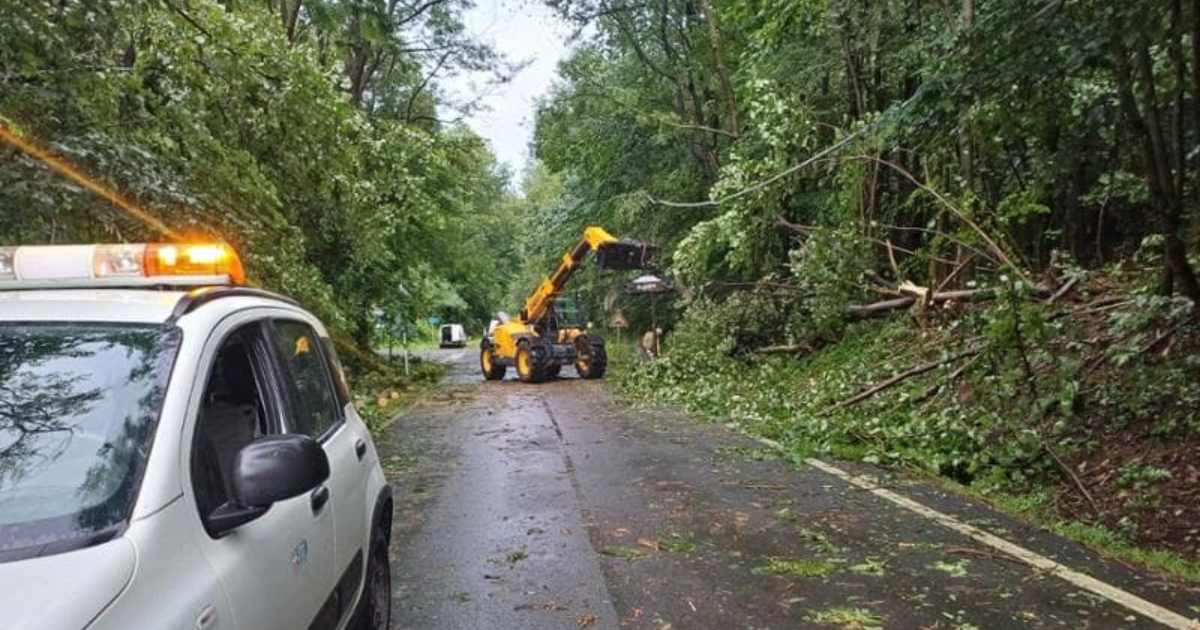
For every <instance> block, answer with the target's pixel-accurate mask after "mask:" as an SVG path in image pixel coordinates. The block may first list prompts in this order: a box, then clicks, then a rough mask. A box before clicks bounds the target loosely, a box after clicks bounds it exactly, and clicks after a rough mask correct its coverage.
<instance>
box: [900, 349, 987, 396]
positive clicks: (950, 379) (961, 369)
mask: <svg viewBox="0 0 1200 630" xmlns="http://www.w3.org/2000/svg"><path fill="white" fill-rule="evenodd" d="M981 356H983V355H982V354H976V355H975V356H973V357H971V360H970V361H967V362H966V363H964V364H962V365H960V366H958V368H957V369H955V370H954V371H953V372H951V373H950V376H947V377H946V380H945V381H942V382H941V383H938V384H936V385H933V386H932V387H930V388H929V389H927V390H925V393H924V394H921V397H920V398H918V399H916V400H914V401H913V404H914V405H919V404H921V403H923V402H925V401H926V400H929V399H930V398H933V397H934V396H937V395H938V392H940V391H942V388H943V387H945V386H947V385H952V384H954V381H957V380H958V377H960V376H962V375H963V373H965V372H966V371H967V370H969V369H971V366H972V365H975V362H976V361H978V360H979V357H981Z"/></svg>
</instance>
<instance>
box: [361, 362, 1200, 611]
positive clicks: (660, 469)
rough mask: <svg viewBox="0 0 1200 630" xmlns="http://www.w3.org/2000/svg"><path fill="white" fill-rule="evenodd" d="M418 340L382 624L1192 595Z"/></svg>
mask: <svg viewBox="0 0 1200 630" xmlns="http://www.w3.org/2000/svg"><path fill="white" fill-rule="evenodd" d="M430 357H431V358H434V359H436V360H441V361H444V362H447V363H450V364H451V366H452V367H451V372H450V374H449V375H448V377H447V378H446V380H445V381H444V383H443V385H442V386H441V387H440V389H439V390H438V391H437V392H436V393H434V394H432V395H430V396H428V397H427V398H425V399H424V400H422V401H421V402H419V403H417V404H416V405H415V406H414V407H412V408H410V409H408V410H406V411H405V412H404V413H403V414H402V415H401V417H400V418H398V419H397V420H396V422H395V423H394V424H393V425H392V426H391V428H390V429H389V431H388V434H387V435H386V436H384V437H383V438H381V439H380V440H379V446H380V448H381V451H382V453H383V457H384V467H385V470H386V472H387V474H388V476H389V479H390V480H391V483H392V484H393V488H394V491H395V497H396V516H395V523H394V529H393V542H392V554H393V558H392V567H393V575H394V584H393V588H394V590H393V625H392V627H393V628H398V629H430V630H440V629H446V630H449V629H474V628H480V629H485V628H486V629H493V628H494V629H530V630H537V629H541V628H655V629H659V630H666V629H668V628H671V629H680V628H688V629H690V628H700V629H722V630H724V629H733V628H747V629H751V628H754V629H767V628H807V627H813V628H837V627H841V628H872V627H886V628H947V629H949V628H957V629H961V630H967V629H970V628H980V629H984V628H1026V627H1032V628H1161V627H1188V625H1190V622H1188V621H1183V622H1182V623H1183V624H1188V625H1182V626H1180V625H1179V624H1180V623H1181V622H1180V619H1183V618H1189V619H1190V618H1196V617H1200V593H1197V591H1196V590H1195V589H1188V588H1186V587H1181V586H1179V585H1173V584H1170V583H1168V582H1167V581H1165V580H1163V579H1161V578H1159V577H1155V576H1152V575H1149V574H1145V573H1140V572H1136V571H1133V570H1131V569H1129V568H1128V567H1125V566H1123V565H1121V564H1118V563H1114V562H1109V561H1105V560H1101V559H1099V558H1097V557H1096V556H1095V554H1092V553H1090V552H1087V551H1085V550H1083V549H1082V548H1080V547H1079V546H1077V545H1075V544H1073V543H1070V542H1068V541H1065V540H1063V539H1061V538H1058V537H1056V536H1054V535H1052V534H1048V533H1045V532H1043V531H1041V530H1037V529H1035V528H1032V527H1029V526H1027V525H1024V524H1021V523H1019V522H1016V521H1013V520H1012V519H1009V518H1007V517H1005V516H1003V515H1001V514H998V513H996V512H994V511H992V510H990V509H987V508H986V507H983V506H980V505H978V504H976V503H973V502H971V501H969V500H966V499H963V498H961V497H960V496H958V495H954V494H948V493H946V492H944V491H942V490H940V489H939V488H938V487H937V486H935V485H931V484H929V483H927V482H923V481H914V480H909V479H904V478H891V479H884V480H883V481H880V482H879V483H880V485H882V486H884V487H886V488H887V489H888V490H890V491H891V492H893V493H895V494H896V495H899V496H900V497H901V498H902V499H903V500H907V501H916V502H919V503H920V505H921V506H924V507H926V508H928V509H933V510H937V511H938V512H940V513H941V514H943V515H946V516H947V518H953V519H957V521H956V522H959V523H962V524H965V526H973V527H975V528H978V529H979V530H982V531H985V532H987V533H990V534H992V535H995V536H998V537H1000V538H1002V539H1004V540H1005V541H1010V542H1011V543H1015V544H1017V545H1020V546H1021V547H1022V548H1024V549H1027V550H1030V551H1032V552H1035V553H1037V554H1041V555H1043V556H1046V557H1048V558H1052V559H1054V560H1056V561H1058V562H1060V563H1062V564H1063V565H1066V566H1067V567H1070V568H1071V569H1073V570H1074V571H1077V572H1079V573H1080V574H1084V575H1085V577H1089V578H1096V579H1098V580H1102V581H1103V585H1104V586H1110V587H1113V590H1114V591H1115V592H1116V595H1112V594H1110V595H1108V596H1106V595H1104V594H1103V593H1101V594H1098V593H1097V592H1096V589H1095V588H1091V589H1089V588H1087V587H1086V586H1081V585H1080V584H1079V583H1078V582H1077V583H1072V582H1071V581H1069V580H1066V579H1063V578H1061V577H1059V576H1057V575H1055V574H1053V573H1052V572H1051V571H1049V570H1046V569H1038V568H1034V567H1032V566H1030V565H1029V564H1028V563H1026V562H1022V561H1021V560H1019V559H1016V558H1014V557H1012V556H1011V555H1007V554H1005V553H1002V552H999V551H997V550H996V549H995V548H992V547H989V546H987V545H986V544H981V543H980V542H979V541H978V540H977V539H973V538H971V537H969V536H968V535H964V534H963V533H961V531H955V530H953V529H950V528H948V527H946V526H945V525H944V524H942V523H939V522H936V521H935V520H931V518H929V517H927V516H922V515H921V514H919V513H916V512H914V511H912V510H911V509H905V507H903V505H898V504H897V503H896V502H894V501H889V500H886V498H881V497H880V496H878V495H877V494H873V493H871V492H869V491H866V490H863V489H862V488H860V487H857V486H855V485H853V484H852V483H849V482H847V480H846V479H843V478H842V477H839V476H837V475H835V474H831V473H830V472H829V471H827V470H821V469H820V468H819V467H816V466H813V465H808V464H805V463H800V464H796V463H793V462H789V461H783V460H781V459H779V458H778V457H777V456H776V455H775V453H774V451H771V450H770V449H768V448H766V447H764V446H763V445H761V444H759V443H757V442H754V441H752V440H750V439H748V438H745V437H742V436H739V435H736V434H734V433H732V432H730V431H729V430H727V429H726V428H724V427H722V426H719V425H713V424H702V423H698V422H695V421H693V420H691V419H689V418H686V417H684V416H682V415H680V414H678V413H675V412H672V411H669V410H661V409H635V408H630V407H628V406H626V405H624V404H622V403H620V402H618V401H616V400H614V399H613V397H612V396H611V395H610V394H609V393H608V392H607V390H606V388H605V386H604V384H603V383H601V382H591V381H582V380H579V379H576V378H574V373H573V371H571V370H569V369H564V371H563V377H564V378H562V379H559V380H557V381H554V382H550V383H543V384H540V385H525V384H522V383H519V382H517V381H515V380H514V379H513V377H512V375H511V371H510V375H509V378H508V379H506V380H505V381H503V382H499V383H484V382H482V381H481V379H480V377H479V375H478V371H477V369H478V368H477V366H476V363H477V357H476V355H475V351H474V349H472V348H468V349H465V350H444V351H437V352H433V353H430ZM832 463H833V464H834V465H835V466H836V468H837V469H839V470H841V471H844V472H846V473H850V474H870V475H880V474H884V473H882V472H881V471H879V470H877V469H873V468H871V467H867V466H861V465H851V464H846V463H842V462H832ZM1101 590H1103V589H1101ZM1121 594H1126V595H1129V596H1130V597H1132V598H1133V599H1134V600H1136V601H1142V602H1144V603H1147V604H1148V605H1149V606H1150V607H1151V610H1150V612H1149V613H1147V612H1145V610H1143V609H1139V608H1138V607H1137V606H1133V607H1131V605H1130V604H1129V603H1128V602H1127V601H1126V602H1125V603H1124V604H1122V603H1121V602H1122V601H1123V600H1122V599H1121V597H1120V595H1121ZM1136 601H1135V603H1136ZM1155 608H1157V609H1158V610H1159V611H1160V612H1165V613H1168V614H1172V613H1173V614H1175V615H1176V617H1175V622H1174V623H1175V624H1176V625H1174V626H1172V625H1170V622H1171V618H1170V617H1169V616H1167V617H1163V616H1160V617H1157V618H1156V617H1155V616H1154V614H1153V613H1154V609H1155ZM1196 627H1198V628H1200V626H1196Z"/></svg>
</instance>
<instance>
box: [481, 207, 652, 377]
mask: <svg viewBox="0 0 1200 630" xmlns="http://www.w3.org/2000/svg"><path fill="white" fill-rule="evenodd" d="M588 252H595V253H596V265H597V266H598V267H599V268H600V269H615V270H625V269H644V268H646V267H648V266H650V265H651V264H652V263H653V261H654V258H655V257H656V256H657V254H658V248H657V247H655V246H653V245H648V244H646V243H642V242H639V241H622V240H618V239H617V238H616V237H614V236H613V235H611V234H609V233H608V232H606V231H605V230H604V229H603V228H599V227H589V228H587V229H586V230H584V231H583V237H582V238H580V239H579V242H577V243H575V245H574V246H573V247H572V248H571V249H570V250H569V251H568V252H567V253H566V254H565V255H564V256H563V258H562V262H560V263H559V265H558V268H557V269H555V270H554V273H552V274H550V276H549V277H548V278H545V279H543V280H542V282H541V284H539V285H538V287H537V289H536V290H534V292H533V294H532V295H530V296H529V297H528V298H526V300H525V306H524V308H522V309H521V312H520V313H519V314H518V315H517V317H515V318H511V319H508V320H502V321H500V322H499V323H498V324H497V325H495V326H494V327H493V328H492V329H491V330H489V331H488V333H487V334H486V335H485V336H484V338H483V341H481V342H480V347H479V367H480V369H481V370H482V371H483V377H484V378H485V379H487V380H489V381H498V380H501V379H503V378H504V373H505V372H506V371H507V369H508V366H510V365H512V366H515V367H516V368H517V377H518V378H519V379H521V381H523V382H526V383H537V382H541V381H544V380H547V379H551V378H554V377H556V376H558V373H559V370H561V369H562V366H564V365H570V364H572V363H574V364H575V371H576V372H578V373H579V376H580V377H582V378H587V379H594V378H600V377H602V376H604V371H605V369H606V368H607V366H608V354H607V353H606V352H605V350H604V340H603V339H601V338H600V337H599V336H597V335H593V334H591V333H590V332H588V330H587V327H586V326H585V325H584V324H583V323H582V322H580V321H578V318H575V317H571V316H570V314H569V313H568V311H570V310H574V309H571V308H568V305H567V304H566V303H565V302H564V301H561V300H560V294H561V292H562V290H563V287H565V286H566V284H567V280H569V279H570V278H571V274H573V273H574V272H575V270H576V269H578V268H579V267H580V265H582V264H583V261H584V259H585V258H586V257H587V254H588Z"/></svg>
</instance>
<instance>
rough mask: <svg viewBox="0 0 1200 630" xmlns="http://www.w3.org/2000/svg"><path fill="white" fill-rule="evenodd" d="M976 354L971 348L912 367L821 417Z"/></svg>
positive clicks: (833, 407) (827, 410) (827, 411)
mask: <svg viewBox="0 0 1200 630" xmlns="http://www.w3.org/2000/svg"><path fill="white" fill-rule="evenodd" d="M977 354H979V348H971V349H970V350H964V351H963V352H959V353H958V354H954V355H951V356H949V357H946V358H944V359H938V360H937V361H930V362H929V363H925V364H922V365H918V366H917V367H914V368H912V369H909V370H906V371H904V372H901V373H899V374H897V375H895V376H893V377H891V378H889V379H887V380H885V381H882V382H880V383H878V384H876V385H873V386H871V387H869V388H867V389H866V390H865V391H863V392H861V393H858V394H855V395H854V396H851V397H850V398H847V399H846V400H843V401H841V402H839V403H837V404H836V405H834V406H832V407H830V408H828V409H826V410H825V411H824V412H823V414H822V415H825V414H829V413H831V412H833V411H836V410H838V409H841V408H843V407H849V406H851V405H855V404H858V403H860V402H862V401H864V400H866V399H868V398H870V397H872V396H874V395H875V394H878V393H879V392H882V391H883V390H885V389H889V388H891V387H894V386H896V385H898V384H900V383H902V382H904V381H906V380H908V379H910V378H912V377H914V376H920V375H922V374H925V373H926V372H931V371H933V370H935V369H937V368H939V367H941V366H943V365H946V364H948V363H953V362H955V361H958V360H959V359H965V358H966V357H970V356H975V355H977Z"/></svg>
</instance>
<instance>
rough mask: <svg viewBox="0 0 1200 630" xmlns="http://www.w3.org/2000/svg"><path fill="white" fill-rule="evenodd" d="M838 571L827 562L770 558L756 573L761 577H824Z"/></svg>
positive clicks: (757, 568)
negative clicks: (764, 575)
mask: <svg viewBox="0 0 1200 630" xmlns="http://www.w3.org/2000/svg"><path fill="white" fill-rule="evenodd" d="M836 569H837V565H835V564H833V563H832V562H828V561H826V560H810V559H806V558H801V559H788V558H768V559H767V563H766V564H764V565H762V566H759V567H756V568H755V569H754V572H755V573H756V574H759V575H761V574H767V575H788V576H795V577H822V576H825V575H829V574H830V573H833V572H834V571H835V570H836Z"/></svg>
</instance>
